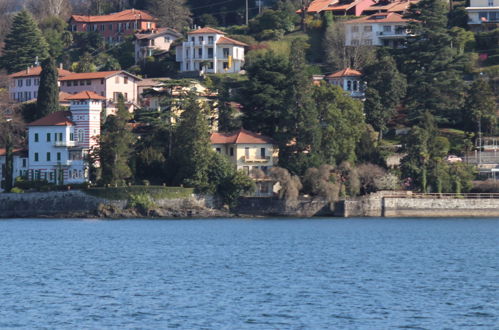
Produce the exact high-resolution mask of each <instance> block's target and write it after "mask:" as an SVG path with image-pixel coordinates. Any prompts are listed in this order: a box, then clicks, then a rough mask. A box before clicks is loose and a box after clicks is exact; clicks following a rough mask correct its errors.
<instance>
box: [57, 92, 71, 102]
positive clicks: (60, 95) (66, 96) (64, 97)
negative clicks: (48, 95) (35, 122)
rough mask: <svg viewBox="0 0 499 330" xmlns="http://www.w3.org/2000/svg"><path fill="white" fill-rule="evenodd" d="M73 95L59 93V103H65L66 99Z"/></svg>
mask: <svg viewBox="0 0 499 330" xmlns="http://www.w3.org/2000/svg"><path fill="white" fill-rule="evenodd" d="M72 95H73V94H69V93H66V92H59V102H65V101H68V97H70V96H72Z"/></svg>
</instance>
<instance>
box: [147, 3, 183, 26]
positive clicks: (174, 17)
mask: <svg viewBox="0 0 499 330" xmlns="http://www.w3.org/2000/svg"><path fill="white" fill-rule="evenodd" d="M151 2H152V3H151V5H150V6H149V8H148V10H149V11H150V12H151V13H152V14H153V15H155V16H156V17H158V18H159V20H160V23H161V25H162V26H165V27H170V28H174V29H177V30H179V31H182V29H183V28H185V27H188V26H189V25H190V24H191V23H192V19H191V15H192V14H191V11H190V10H189V7H188V6H187V4H186V0H152V1H151Z"/></svg>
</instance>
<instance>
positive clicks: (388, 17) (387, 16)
mask: <svg viewBox="0 0 499 330" xmlns="http://www.w3.org/2000/svg"><path fill="white" fill-rule="evenodd" d="M411 21H412V20H411V19H406V18H403V17H402V15H400V14H397V13H378V14H373V15H370V16H366V17H361V18H357V19H353V20H350V21H346V22H345V23H347V24H356V23H407V22H411Z"/></svg>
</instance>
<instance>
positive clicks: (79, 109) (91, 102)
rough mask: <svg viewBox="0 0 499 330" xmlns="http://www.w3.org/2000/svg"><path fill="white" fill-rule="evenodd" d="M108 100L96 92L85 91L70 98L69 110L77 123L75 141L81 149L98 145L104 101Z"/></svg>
mask: <svg viewBox="0 0 499 330" xmlns="http://www.w3.org/2000/svg"><path fill="white" fill-rule="evenodd" d="M105 99H106V98H105V97H103V96H100V95H98V94H96V93H94V92H90V91H84V92H80V93H78V94H75V95H72V96H70V97H68V100H69V101H71V105H70V108H69V110H70V111H71V117H72V118H71V119H72V121H73V122H74V123H75V127H74V140H75V142H76V144H77V145H78V146H79V147H82V148H83V149H90V148H91V147H92V146H94V145H96V144H97V141H96V137H98V136H99V135H100V117H101V111H102V101H104V100H105Z"/></svg>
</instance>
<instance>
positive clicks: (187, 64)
mask: <svg viewBox="0 0 499 330" xmlns="http://www.w3.org/2000/svg"><path fill="white" fill-rule="evenodd" d="M185 68H186V70H187V71H189V69H190V63H189V62H187V63H186V65H185Z"/></svg>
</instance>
